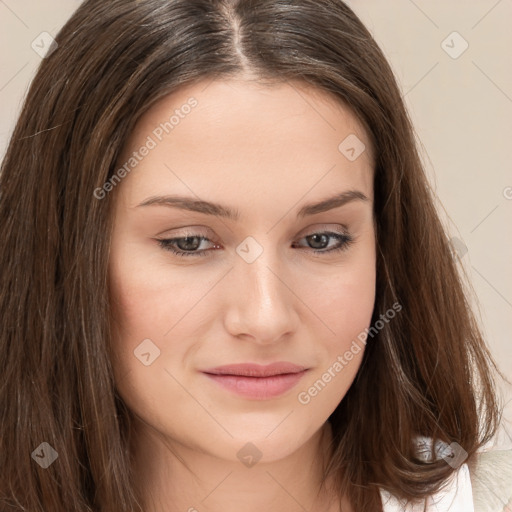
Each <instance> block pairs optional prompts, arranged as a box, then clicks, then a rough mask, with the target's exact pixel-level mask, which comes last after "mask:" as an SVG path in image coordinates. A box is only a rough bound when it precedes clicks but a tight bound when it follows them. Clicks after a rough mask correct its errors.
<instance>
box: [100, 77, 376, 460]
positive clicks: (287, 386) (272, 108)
mask: <svg viewBox="0 0 512 512" xmlns="http://www.w3.org/2000/svg"><path fill="white" fill-rule="evenodd" d="M347 137H348V138H347ZM370 151H371V148H370V147H369V140H368V138H367V135H366V133H365V132H364V130H363V128H362V127H361V125H360V124H359V123H358V122H357V120H356V118H355V117H354V115H353V114H351V112H350V111H349V110H348V109H346V108H345V107H342V106H341V105H340V104H339V103H338V102H336V101H335V100H334V99H333V98H331V97H329V96H327V95H326V94H325V93H322V92H319V91H317V90H315V89H311V88H309V87H306V86H305V85H301V84H299V83H284V84H280V85H275V86H272V87H265V86H262V85H256V84H254V83H250V82H245V81H235V80H232V81H214V82H210V83H208V82H200V83H195V84H194V85H192V86H187V87H186V88H182V89H180V90H179V91H178V92H176V93H173V94H172V95H169V96H167V97H165V98H164V99H162V100H160V101H159V102H158V103H156V104H154V106H153V107H152V108H151V109H150V110H149V111H148V112H147V113H146V114H145V115H144V116H143V117H142V118H141V119H140V121H139V123H138V124H137V126H136V128H135V130H134V132H133V133H132V136H131V138H130V140H129V141H128V143H127V145H126V147H125V149H124V152H123V155H122V157H121V159H120V161H119V166H118V169H122V168H123V166H124V172H123V171H122V170H120V171H119V173H118V174H117V175H118V177H119V178H121V181H120V182H119V180H118V181H116V182H111V183H110V185H108V184H107V185H106V186H105V187H104V189H103V190H104V191H107V192H105V193H103V195H106V193H110V194H114V193H115V194H116V201H115V224H114V232H113V239H112V246H111V254H110V267H109V278H110V292H111V296H112V303H113V327H114V340H113V342H114V345H113V349H114V361H113V364H114V371H115V378H116V383H117V387H118V390H119V393H120V395H121V397H122V398H123V399H124V401H125V402H126V404H127V405H128V407H129V408H130V409H131V410H132V411H133V412H134V413H135V414H136V415H137V416H138V417H139V418H141V419H142V420H143V422H144V423H145V424H147V426H150V427H151V429H152V430H153V431H155V432H157V433H158V434H159V435H162V436H164V437H165V438H166V439H168V440H170V441H171V442H175V443H176V444H177V445H179V446H181V447H186V448H188V449H192V450H196V451H199V452H204V453H208V454H211V455H213V456H216V457H220V458H223V459H227V460H233V461H236V460H237V458H240V457H241V456H243V455H244V454H245V452H244V450H245V451H248V452H251V450H252V451H253V453H252V454H251V453H249V454H250V455H255V456H261V460H262V461H272V460H277V459H280V458H282V457H285V456H286V455H287V454H290V453H292V452H293V451H295V450H296V449H298V448H299V447H300V446H301V445H303V444H304V443H306V441H308V440H309V439H311V437H312V436H313V434H315V433H316V432H317V431H319V429H320V428H321V427H322V426H323V425H324V423H325V422H326V420H327V418H328V417H329V415H330V414H331V413H332V412H333V411H334V409H335V408H336V406H337V405H338V403H339V402H340V401H341V400H342V399H343V397H344V395H345V394H346V392H347V390H348V388H349V387H350V385H351V383H352V381H353V379H354V377H355V375H356V373H357V370H358V368H359V366H360V363H361V359H362V356H363V351H364V345H363V343H361V342H360V341H358V335H360V334H361V332H362V331H364V330H365V328H366V327H368V326H369V324H370V321H371V315H372V311H373V305H374V298H375V234H374V224H373V215H372V211H373V185H372V182H373V170H372V156H371V154H370ZM125 164H126V165H125ZM98 197H101V195H100V194H98ZM166 197H167V199H165V198H166ZM171 197H172V199H171ZM178 197H179V198H180V199H178ZM340 198H341V199H344V201H343V200H342V201H338V200H337V199H340ZM327 199H331V201H330V202H327V203H324V201H326V200H327ZM98 200H101V199H98ZM209 203H212V204H213V203H214V204H215V205H217V206H212V205H210V204H209ZM316 203H323V206H321V207H320V206H318V207H315V206H312V205H314V204H316ZM228 212H229V213H231V216H228ZM187 237H189V238H188V239H187ZM171 239H174V240H173V241H169V240H171ZM162 240H168V241H167V242H162ZM171 249H175V250H181V251H183V252H187V255H185V256H179V255H175V254H173V252H172V251H171ZM315 251H317V252H315ZM348 353H350V354H351V356H350V354H348ZM347 354H348V355H347ZM275 362H286V363H291V364H293V365H297V366H298V367H303V368H305V371H304V372H302V373H299V374H296V375H295V376H290V375H287V376H286V375H281V376H277V377H276V376H275V377H273V378H270V377H261V376H260V377H257V376H245V377H238V378H237V377H233V376H231V377H226V376H217V377H212V376H211V375H209V374H207V373H205V372H207V371H210V372H212V371H213V370H212V369H214V368H216V367H219V366H223V365H238V364H243V363H253V364H259V365H268V364H270V363H275ZM222 371H224V372H226V371H227V370H221V372H222ZM289 371H291V370H290V368H285V367H282V368H281V369H279V368H277V369H276V368H274V373H275V372H285V373H286V372H289ZM294 371H297V370H294ZM253 375H254V374H253ZM247 443H252V445H254V446H252V445H247ZM240 450H241V451H240ZM241 454H242V455H241Z"/></svg>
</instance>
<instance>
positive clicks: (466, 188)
mask: <svg viewBox="0 0 512 512" xmlns="http://www.w3.org/2000/svg"><path fill="white" fill-rule="evenodd" d="M79 3H80V2H79V1H77V0H46V1H45V2H40V1H39V0H0V48H1V50H0V106H1V112H2V116H1V118H0V158H1V157H3V155H4V152H5V146H6V144H7V141H8V139H9V136H10V133H11V130H12V128H13V125H14V122H15V119H16V116H17V113H18V112H19V109H20V105H21V101H22V99H23V97H24V95H25V93H26V91H27V88H28V86H29V84H30V81H31V79H32V76H33V74H34V72H35V69H36V68H37V66H38V64H39V63H40V62H41V57H40V56H39V55H38V54H37V53H36V52H35V51H34V50H33V49H32V47H31V44H32V42H33V41H34V40H37V38H38V37H39V35H40V34H41V32H43V31H45V32H48V33H50V34H52V35H56V33H57V32H58V30H59V29H60V27H61V26H62V25H63V24H64V23H65V21H66V20H67V18H68V17H69V16H70V15H71V13H72V12H73V10H74V9H76V7H78V5H79ZM347 3H348V4H349V5H350V6H351V7H352V8H353V9H354V10H355V11H356V13H357V14H358V15H359V16H360V17H361V18H362V20H363V22H364V23H365V24H366V26H367V27H368V28H369V30H370V31H371V32H372V34H373V35H374V37H375V38H376V40H377V42H378V43H379V44H380V46H381V47H382V49H383V50H384V53H385V54H386V56H387V57H388V59H389V60H390V62H391V65H392V67H393V69H394V71H395V73H396V75H397V78H398V80H399V82H400V84H401V87H402V89H403V94H404V97H405V100H406V103H407V106H408V108H409V112H410V114H411V117H412V119H413V122H414V124H415V127H416V131H417V135H418V138H419V140H420V144H421V146H420V147H421V150H422V154H423V157H424V161H425V165H426V168H427V171H428V173H429V176H430V178H431V181H432V186H433V188H434V190H435V192H436V194H437V195H438V197H439V201H440V205H442V206H440V211H441V212H442V215H443V218H444V219H445V221H446V224H447V226H448V228H449V232H450V233H451V236H453V237H457V238H458V239H459V240H460V243H458V245H457V246H456V247H458V248H459V249H458V251H459V254H460V256H461V262H462V264H463V266H464V268H465V269H466V270H467V272H468V273H469V276H470V278H471V283H472V286H473V288H474V291H475V294H476V296H475V298H474V301H473V303H474V305H475V309H476V310H477V311H478V310H479V311H480V315H481V321H482V325H483V328H484V332H485V334H486V336H487V339H488V341H489V345H490V347H491V350H492V352H493V354H494V356H495V357H496V359H497V361H498V363H499V365H500V367H501V369H502V371H503V372H505V374H507V375H508V376H509V378H511V379H512V345H511V336H510V332H511V330H512V270H511V264H510V263H511V261H512V236H511V233H512V229H511V227H510V226H511V220H512V172H511V170H512V156H511V151H510V148H511V145H512V123H511V119H512V30H511V29H510V20H512V2H511V1H510V0H499V1H496V0H472V1H471V2H468V1H463V0H451V1H446V0H429V1H426V0H415V1H413V0H392V1H391V0H388V1H383V0H359V1H356V0H349V1H348V2H347ZM454 31H456V32H458V33H459V34H460V36H458V35H453V34H452V33H453V32H454ZM443 41H445V42H444V43H443ZM464 41H466V42H467V44H468V48H467V49H466V51H465V52H464V53H462V54H461V55H460V56H458V57H457V58H453V57H454V56H457V53H459V52H460V50H461V49H463V45H464V44H465V43H464ZM445 50H446V51H445ZM447 52H450V53H451V54H452V56H450V55H449V54H448V53H447ZM443 209H444V210H443ZM454 247H455V246H454ZM464 247H466V248H467V252H465V248H464ZM446 357H449V354H446ZM502 393H503V402H504V403H507V404H508V405H507V407H506V409H505V418H506V420H507V422H506V423H505V424H504V427H503V429H502V431H501V432H500V435H499V436H498V438H497V440H496V444H497V445H498V446H500V447H505V446H507V447H512V390H511V389H510V386H502Z"/></svg>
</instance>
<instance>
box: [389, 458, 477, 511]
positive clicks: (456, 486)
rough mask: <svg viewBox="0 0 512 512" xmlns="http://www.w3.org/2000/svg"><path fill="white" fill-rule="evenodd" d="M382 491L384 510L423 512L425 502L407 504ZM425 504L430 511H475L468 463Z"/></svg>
mask: <svg viewBox="0 0 512 512" xmlns="http://www.w3.org/2000/svg"><path fill="white" fill-rule="evenodd" d="M380 493H381V498H382V504H383V508H384V512H423V509H424V504H423V503H421V504H420V505H416V506H412V505H407V506H405V501H404V502H401V501H399V500H398V499H397V498H395V497H394V496H392V495H390V494H389V493H388V492H387V491H384V490H382V489H381V491H380ZM425 505H426V509H425V510H427V511H428V512H475V508H474V503H473V489H472V487H471V479H470V477H469V468H468V465H467V464H462V466H460V468H459V469H458V470H457V471H456V472H455V473H454V475H452V478H450V480H449V485H448V486H447V487H446V488H444V489H442V490H441V491H439V492H438V493H436V494H434V495H432V496H429V497H428V498H427V499H426V502H425Z"/></svg>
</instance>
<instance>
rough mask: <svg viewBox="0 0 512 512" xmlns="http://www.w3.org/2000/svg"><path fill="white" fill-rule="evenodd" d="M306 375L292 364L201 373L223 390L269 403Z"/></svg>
mask: <svg viewBox="0 0 512 512" xmlns="http://www.w3.org/2000/svg"><path fill="white" fill-rule="evenodd" d="M307 371H308V369H307V368H305V367H304V366H299V365H295V364H292V363H285V362H279V363H273V364H270V365H267V366H261V365H257V364H252V363H246V364H238V365H226V366H219V367H216V368H211V369H208V370H205V371H203V372H202V373H204V374H205V375H206V376H207V377H208V378H209V379H210V380H212V381H214V382H216V383H217V384H218V385H220V386H221V387H222V388H224V389H226V390H228V391H230V392H232V393H234V394H236V395H239V396H243V397H245V398H249V399H254V400H268V399H271V398H276V397H278V396H281V395H283V394H285V393H286V392H287V391H290V390H291V389H292V388H293V387H295V386H296V385H297V384H298V382H299V381H300V380H301V379H302V377H303V376H304V375H305V374H306V372H307Z"/></svg>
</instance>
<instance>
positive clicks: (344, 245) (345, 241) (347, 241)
mask: <svg viewBox="0 0 512 512" xmlns="http://www.w3.org/2000/svg"><path fill="white" fill-rule="evenodd" d="M314 235H327V236H329V237H331V238H335V239H337V240H338V241H339V242H341V245H340V246H339V247H335V248H334V249H327V250H319V249H312V251H313V252H314V253H315V254H326V253H337V252H341V251H346V250H347V249H348V248H349V247H350V246H351V245H352V243H353V242H354V237H353V236H352V235H349V234H342V233H334V232H332V231H318V232H316V233H311V234H310V235H306V236H305V237H304V238H308V237H310V236H314ZM187 238H199V239H200V240H201V241H204V240H208V241H210V240H209V239H208V238H206V237H204V236H201V235H197V234H187V235H185V236H182V237H177V238H168V239H159V240H158V245H159V246H160V247H161V248H162V249H164V250H165V251H169V252H171V253H173V254H174V255H176V256H180V257H189V256H208V252H210V250H208V249H203V250H202V251H181V250H179V249H175V248H174V247H173V246H172V244H173V243H176V241H178V240H186V239H187Z"/></svg>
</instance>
